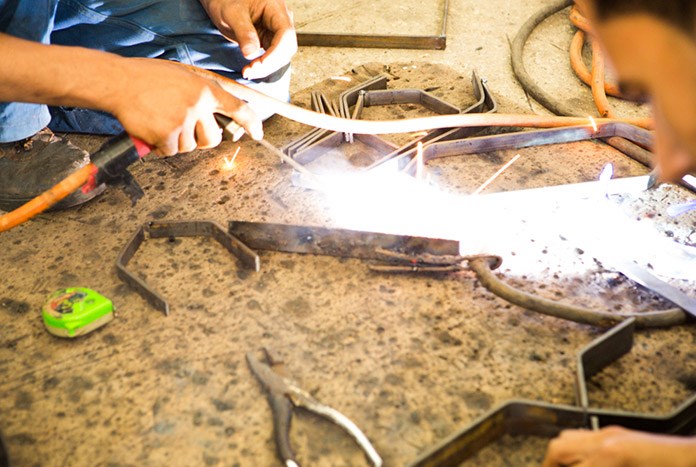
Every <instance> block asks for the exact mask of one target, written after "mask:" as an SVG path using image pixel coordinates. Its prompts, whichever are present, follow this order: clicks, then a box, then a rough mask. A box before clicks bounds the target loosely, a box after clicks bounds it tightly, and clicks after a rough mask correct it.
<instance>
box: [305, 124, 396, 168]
mask: <svg viewBox="0 0 696 467" xmlns="http://www.w3.org/2000/svg"><path fill="white" fill-rule="evenodd" d="M352 136H353V138H354V140H357V141H360V142H361V143H363V144H365V145H366V146H369V147H371V148H372V149H374V150H375V151H377V152H379V153H381V154H388V153H391V152H394V151H395V150H396V149H397V147H396V145H395V144H393V143H390V142H389V141H387V140H384V139H382V138H380V137H379V136H377V135H352ZM344 142H345V140H344V136H343V133H334V132H329V133H328V134H327V135H325V136H323V137H321V138H320V139H319V140H317V141H314V142H311V143H310V144H307V145H306V146H304V147H303V148H301V149H299V150H298V151H296V152H295V154H294V159H295V160H296V161H297V162H299V163H300V164H309V163H310V162H312V161H314V160H316V159H317V158H318V157H320V156H321V155H322V154H324V153H326V152H327V151H330V150H331V149H333V148H337V147H339V146H340V145H341V144H343V143H344Z"/></svg>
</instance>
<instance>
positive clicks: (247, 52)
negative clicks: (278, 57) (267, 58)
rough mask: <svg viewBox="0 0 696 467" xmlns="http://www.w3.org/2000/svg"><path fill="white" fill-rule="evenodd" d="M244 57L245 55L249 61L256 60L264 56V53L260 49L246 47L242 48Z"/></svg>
mask: <svg viewBox="0 0 696 467" xmlns="http://www.w3.org/2000/svg"><path fill="white" fill-rule="evenodd" d="M242 55H244V58H246V59H247V60H254V59H256V58H259V57H260V56H261V55H263V51H262V49H261V48H260V47H255V46H253V45H245V46H244V47H242Z"/></svg>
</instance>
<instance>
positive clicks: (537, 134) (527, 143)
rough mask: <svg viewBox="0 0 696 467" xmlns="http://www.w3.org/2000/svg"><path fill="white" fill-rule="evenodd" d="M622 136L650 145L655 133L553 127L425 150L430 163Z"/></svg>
mask: <svg viewBox="0 0 696 467" xmlns="http://www.w3.org/2000/svg"><path fill="white" fill-rule="evenodd" d="M612 136H621V137H623V138H626V139H628V140H630V141H633V142H635V143H638V144H640V145H650V144H651V142H652V133H651V132H649V131H647V130H643V129H642V128H638V127H636V126H633V125H629V124H626V123H609V124H606V125H601V126H600V127H599V128H598V129H597V131H595V130H594V129H593V128H592V126H590V125H583V126H574V127H565V128H553V129H550V130H534V131H522V132H516V133H508V134H502V135H493V136H481V137H478V138H468V139H459V140H451V141H446V142H442V143H437V144H430V145H428V146H427V147H425V148H424V152H423V157H424V160H425V161H426V162H427V161H429V160H432V159H437V158H439V157H450V156H457V155H465V154H479V153H484V152H490V151H499V150H502V149H520V148H526V147H532V146H543V145H550V144H561V143H573V142H577V141H584V140H589V139H597V138H609V137H612Z"/></svg>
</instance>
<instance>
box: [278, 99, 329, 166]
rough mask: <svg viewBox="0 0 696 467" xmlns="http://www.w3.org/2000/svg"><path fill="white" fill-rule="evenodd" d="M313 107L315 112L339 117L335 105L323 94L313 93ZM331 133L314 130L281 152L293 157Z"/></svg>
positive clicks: (319, 129)
mask: <svg viewBox="0 0 696 467" xmlns="http://www.w3.org/2000/svg"><path fill="white" fill-rule="evenodd" d="M311 106H312V110H314V111H315V112H320V113H328V114H329V115H332V116H334V117H335V116H337V114H336V110H335V108H334V104H333V103H332V102H331V101H330V100H329V99H328V98H327V97H326V96H325V95H324V93H322V92H319V91H312V93H311ZM329 133H331V132H330V131H328V130H324V129H321V128H312V129H311V130H310V131H308V132H307V133H305V134H304V135H302V136H300V137H299V138H297V139H295V140H293V141H291V142H290V143H288V144H287V145H285V146H283V147H282V148H281V151H283V153H284V154H286V155H287V156H289V157H293V156H294V155H295V153H296V152H297V151H299V150H301V149H302V148H303V147H305V146H307V145H308V144H311V143H313V142H315V141H317V140H319V139H321V138H323V137H324V136H326V135H327V134H329Z"/></svg>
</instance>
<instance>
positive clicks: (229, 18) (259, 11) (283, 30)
mask: <svg viewBox="0 0 696 467" xmlns="http://www.w3.org/2000/svg"><path fill="white" fill-rule="evenodd" d="M201 3H203V6H204V7H205V9H206V11H207V12H208V16H210V19H211V21H212V22H213V23H214V24H215V26H217V28H218V29H219V30H220V32H222V33H223V34H224V35H225V37H227V38H228V39H230V40H233V41H235V42H237V43H238V44H239V47H240V48H241V50H242V54H244V56H245V57H246V58H247V59H249V60H252V59H253V62H251V64H250V65H248V66H247V67H246V68H244V70H243V71H242V74H243V76H244V77H245V78H247V79H257V78H263V77H266V76H268V75H270V74H271V73H273V72H274V71H276V70H279V69H280V68H282V67H284V66H285V65H287V64H288V63H290V59H291V58H292V56H293V55H295V52H297V35H296V34H295V27H294V26H293V21H292V13H290V11H289V10H288V7H287V5H286V4H285V0H202V1H201ZM262 47H263V49H264V50H265V53H264V54H263V55H262V56H260V57H258V54H259V52H260V50H261V48H262ZM257 57H258V58H257Z"/></svg>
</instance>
